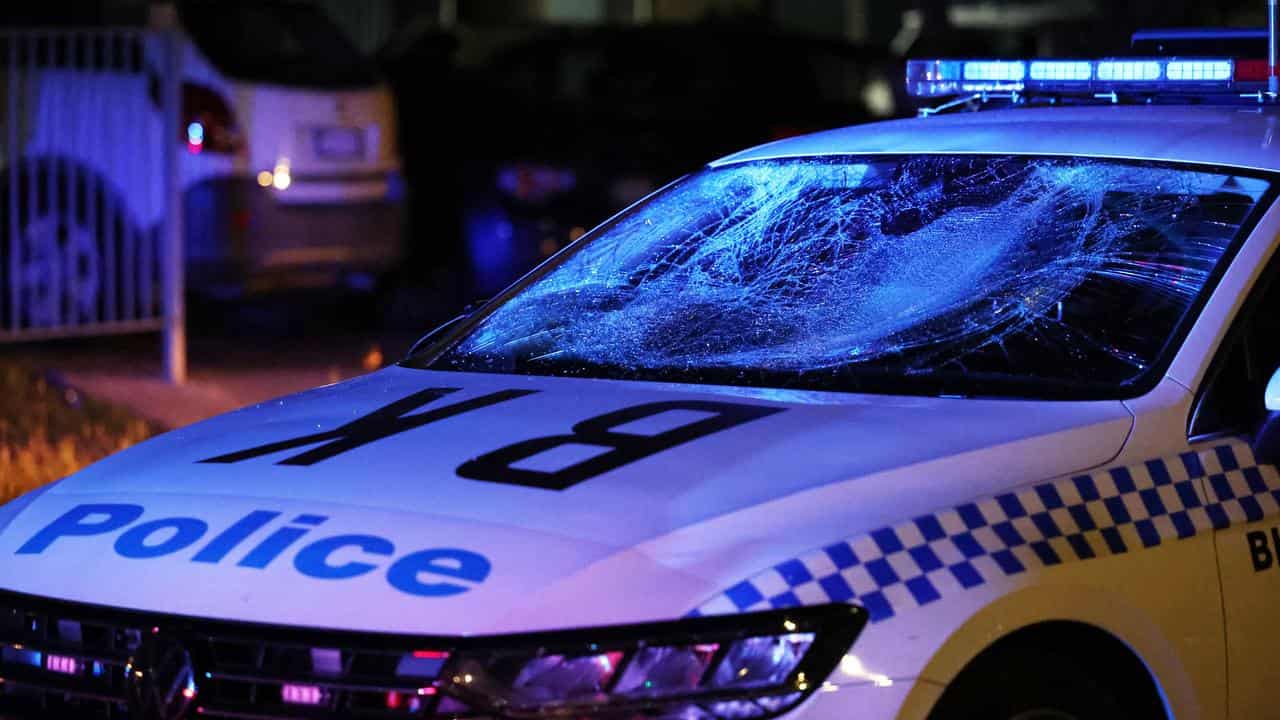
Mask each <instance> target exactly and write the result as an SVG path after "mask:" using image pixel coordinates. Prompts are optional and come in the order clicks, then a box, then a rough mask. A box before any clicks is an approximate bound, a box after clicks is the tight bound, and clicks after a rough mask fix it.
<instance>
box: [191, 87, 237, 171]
mask: <svg viewBox="0 0 1280 720" xmlns="http://www.w3.org/2000/svg"><path fill="white" fill-rule="evenodd" d="M181 134H182V136H181V138H180V140H181V141H182V142H183V143H184V144H185V145H186V146H187V151H188V152H191V153H202V152H207V153H216V154H219V155H236V154H239V153H240V152H241V151H243V150H244V137H243V136H242V135H241V134H240V126H239V124H238V123H237V122H236V116H235V114H234V113H233V112H232V111H231V107H230V106H229V105H227V101H226V100H225V99H224V98H223V97H222V95H221V94H219V93H218V92H216V91H214V90H212V89H210V88H208V87H205V86H204V85H197V84H195V83H183V85H182V125H181Z"/></svg>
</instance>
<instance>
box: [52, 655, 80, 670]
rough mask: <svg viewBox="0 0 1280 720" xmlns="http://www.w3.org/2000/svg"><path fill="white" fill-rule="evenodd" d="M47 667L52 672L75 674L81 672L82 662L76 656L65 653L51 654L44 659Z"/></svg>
mask: <svg viewBox="0 0 1280 720" xmlns="http://www.w3.org/2000/svg"><path fill="white" fill-rule="evenodd" d="M44 666H45V669H47V670H49V671H50V672H56V673H61V674H63V675H75V674H76V673H78V672H80V663H79V662H76V659H75V658H70V657H67V656H65V655H53V654H49V655H46V656H45V659H44Z"/></svg>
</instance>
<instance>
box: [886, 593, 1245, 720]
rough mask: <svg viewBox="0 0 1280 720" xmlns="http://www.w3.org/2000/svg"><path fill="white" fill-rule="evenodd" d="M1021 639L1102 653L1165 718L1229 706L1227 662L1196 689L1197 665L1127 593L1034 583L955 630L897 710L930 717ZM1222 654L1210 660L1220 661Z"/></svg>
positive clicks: (1213, 712)
mask: <svg viewBox="0 0 1280 720" xmlns="http://www.w3.org/2000/svg"><path fill="white" fill-rule="evenodd" d="M1022 643H1052V646H1053V647H1061V648H1063V649H1064V650H1065V651H1066V652H1068V653H1072V654H1073V656H1074V657H1082V658H1083V657H1097V656H1104V657H1105V658H1106V661H1105V662H1107V663H1108V665H1109V667H1110V666H1112V665H1114V666H1115V667H1118V668H1120V669H1121V670H1123V671H1124V672H1126V673H1128V674H1129V679H1130V680H1131V681H1132V682H1138V683H1141V684H1142V686H1143V692H1144V693H1146V696H1147V697H1148V698H1149V699H1151V701H1152V702H1153V703H1158V704H1159V706H1160V707H1161V708H1162V710H1163V712H1164V714H1165V716H1166V717H1175V716H1176V717H1179V718H1184V717H1191V718H1196V717H1206V718H1208V717H1217V716H1219V715H1220V714H1221V713H1222V712H1223V711H1225V709H1226V704H1225V703H1226V690H1225V669H1223V671H1222V674H1223V677H1222V682H1220V683H1213V682H1211V683H1210V686H1211V690H1210V691H1209V692H1199V691H1197V687H1196V683H1194V682H1193V680H1192V677H1193V673H1194V672H1195V671H1196V669H1195V668H1192V667H1188V666H1187V664H1186V663H1185V662H1184V661H1183V659H1182V657H1181V655H1180V654H1179V652H1178V649H1177V648H1176V647H1175V645H1174V642H1173V641H1172V639H1171V638H1169V637H1168V636H1167V635H1166V632H1165V631H1164V629H1163V628H1162V627H1161V626H1160V625H1159V624H1157V623H1156V622H1155V621H1154V620H1153V619H1151V618H1150V617H1149V616H1148V615H1147V614H1146V613H1145V612H1143V611H1142V610H1141V609H1140V608H1138V607H1136V606H1134V605H1133V604H1132V603H1130V602H1129V601H1128V600H1127V599H1125V598H1124V597H1123V596H1121V595H1119V594H1117V593H1113V592H1111V591H1109V590H1108V589H1107V588H1105V587H1101V586H1074V585H1073V586H1051V585H1037V586H1031V587H1026V588H1023V589H1020V590H1017V591H1014V592H1012V593H1009V594H1007V595H1004V596H1002V597H1000V598H998V599H995V600H993V601H992V602H990V603H989V604H987V605H985V606H984V607H982V608H981V609H979V610H978V611H977V612H975V613H973V614H972V616H970V617H969V618H968V619H967V620H966V621H964V622H963V623H962V624H961V625H960V626H959V627H958V628H957V629H956V630H955V631H954V632H952V633H951V634H950V635H949V636H948V637H947V638H946V640H945V641H944V642H943V643H942V644H941V645H940V646H939V648H938V650H937V651H936V652H935V653H934V654H933V656H932V657H931V658H930V659H929V660H928V662H927V663H926V664H925V666H924V667H923V669H922V671H921V673H920V675H919V677H918V678H916V682H915V683H914V686H913V688H912V690H911V692H910V693H909V694H908V696H907V698H906V700H905V701H904V703H903V705H902V708H901V710H900V712H899V714H898V717H900V718H926V717H929V716H930V713H931V712H932V711H933V709H934V708H935V706H936V705H937V703H938V701H939V700H940V699H941V698H943V697H945V694H946V690H947V688H948V687H949V686H950V685H952V684H953V683H955V682H957V681H958V680H961V679H962V677H963V674H964V673H965V672H966V671H967V670H970V669H972V668H975V667H980V663H984V662H986V661H987V660H988V659H989V658H991V657H993V656H995V655H996V654H998V653H1000V652H1001V651H1002V650H1003V649H1005V648H1008V647H1011V646H1015V645H1018V644H1022ZM1206 651H1207V652H1206V654H1208V655H1213V654H1214V652H1213V648H1206ZM1224 660H1225V656H1223V657H1219V658H1217V659H1216V660H1213V659H1212V658H1209V659H1206V662H1214V663H1216V665H1217V667H1223V666H1222V661H1224Z"/></svg>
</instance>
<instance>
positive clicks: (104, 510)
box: [17, 504, 142, 555]
mask: <svg viewBox="0 0 1280 720" xmlns="http://www.w3.org/2000/svg"><path fill="white" fill-rule="evenodd" d="M99 517H100V519H98V520H97V522H87V521H89V520H91V519H94V518H99ZM140 517H142V506H141V505H114V504H111V505H108V504H103V505H77V506H75V507H73V508H71V509H70V510H68V511H66V512H65V513H63V515H62V517H60V518H58V519H57V520H54V521H53V522H51V523H49V524H48V526H46V527H45V528H44V529H43V530H41V531H40V532H38V533H36V534H35V535H32V536H31V539H30V540H28V541H27V542H26V543H25V544H23V546H22V547H20V548H18V552H17V554H18V555H38V554H40V553H42V552H44V551H45V550H47V549H48V548H49V546H50V545H52V544H53V541H54V540H57V539H58V538H60V537H73V536H80V537H84V536H87V535H102V534H103V533H109V532H115V531H116V530H119V529H120V528H122V527H124V526H125V525H128V524H130V523H132V522H133V521H135V520H137V519H138V518H140Z"/></svg>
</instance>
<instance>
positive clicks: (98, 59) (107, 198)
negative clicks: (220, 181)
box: [0, 28, 185, 380]
mask: <svg viewBox="0 0 1280 720" xmlns="http://www.w3.org/2000/svg"><path fill="white" fill-rule="evenodd" d="M181 51H182V44H181V43H180V42H179V41H178V40H177V38H176V37H175V36H174V35H173V34H170V33H158V32H154V31H149V30H142V29H133V28H121V29H115V28H93V29H77V30H63V29H59V30H9V31H0V63H3V66H4V68H3V69H4V72H3V75H0V84H2V85H3V88H2V92H0V98H3V101H4V103H5V106H4V109H3V113H0V117H3V118H4V131H3V133H0V203H2V204H0V216H2V217H3V222H0V255H2V257H3V262H0V342H6V341H8V342H13V341H24V340H39V339H47V338H56V337H67V336H74V335H98V334H110V333H123V332H143V331H157V330H164V331H165V332H166V339H167V342H166V345H167V348H168V350H167V353H166V367H167V370H168V371H169V374H170V376H171V377H172V378H173V379H175V380H181V379H182V375H183V374H184V373H185V368H184V367H183V366H184V365H185V360H184V358H183V355H184V352H183V348H182V341H183V338H182V302H181V298H182V258H181V244H180V237H181V217H180V213H181V202H180V201H179V200H180V198H179V196H178V192H179V191H178V184H177V179H178V178H177V162H178V158H177V153H178V151H179V148H180V144H179V137H180V136H179V132H180V129H179V127H178V118H179V110H180V109H179V107H178V105H179V103H180V100H179V94H178V88H179V84H180V78H179V75H180V67H181V65H180V58H179V53H181Z"/></svg>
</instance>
